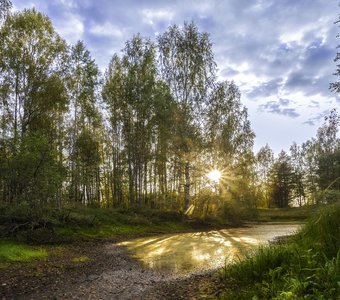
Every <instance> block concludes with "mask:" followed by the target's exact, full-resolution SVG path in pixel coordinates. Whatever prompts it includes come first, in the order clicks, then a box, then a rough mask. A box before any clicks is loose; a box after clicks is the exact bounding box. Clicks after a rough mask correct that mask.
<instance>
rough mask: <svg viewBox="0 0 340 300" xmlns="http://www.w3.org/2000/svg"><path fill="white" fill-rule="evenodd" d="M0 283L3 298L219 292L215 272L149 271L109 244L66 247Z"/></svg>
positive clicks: (0, 273) (13, 270)
mask: <svg viewBox="0 0 340 300" xmlns="http://www.w3.org/2000/svg"><path fill="white" fill-rule="evenodd" d="M0 278H1V279H0V284H1V286H0V288H1V299H39V300H40V299H118V300H119V299H214V298H216V296H217V295H218V294H219V293H220V292H221V291H222V289H223V286H222V284H221V283H220V281H219V279H218V276H217V275H216V273H215V272H211V271H210V272H204V273H199V272H197V271H195V272H192V273H186V274H178V273H177V274H171V273H168V272H165V271H157V270H152V269H148V268H146V267H144V266H143V265H142V264H140V263H139V262H137V261H136V260H134V259H132V258H131V256H129V254H128V251H127V249H126V248H124V247H121V246H117V245H116V244H115V243H113V242H112V241H110V242H109V241H106V242H103V241H98V242H81V243H78V245H69V246H67V247H63V248H62V249H60V250H56V251H54V252H53V253H52V254H51V255H50V256H49V257H48V258H47V259H45V260H42V261H40V262H35V263H30V264H27V263H26V264H19V265H18V264H16V265H15V266H11V267H9V268H6V269H0Z"/></svg>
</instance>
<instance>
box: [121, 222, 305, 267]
mask: <svg viewBox="0 0 340 300" xmlns="http://www.w3.org/2000/svg"><path fill="white" fill-rule="evenodd" d="M300 227H301V224H271V225H257V226H252V227H249V228H234V229H224V230H216V231H208V232H194V233H180V234H163V235H159V236H153V237H145V238H138V239H134V240H130V241H126V242H122V243H120V244H119V245H124V246H126V247H127V248H128V250H129V251H130V252H131V253H132V254H133V256H134V257H135V258H136V259H138V260H140V261H141V262H142V263H143V264H144V265H145V266H147V267H149V268H153V269H158V270H163V271H170V272H173V273H190V272H195V271H204V270H212V269H217V268H220V267H222V266H224V265H225V264H228V263H231V262H232V261H235V260H236V259H240V258H242V257H243V255H244V254H245V253H246V252H248V251H249V250H251V249H254V248H255V247H257V246H259V245H262V244H265V243H268V241H270V240H272V239H273V238H275V237H277V236H283V235H289V234H293V233H294V232H296V231H297V230H298V229H299V228H300Z"/></svg>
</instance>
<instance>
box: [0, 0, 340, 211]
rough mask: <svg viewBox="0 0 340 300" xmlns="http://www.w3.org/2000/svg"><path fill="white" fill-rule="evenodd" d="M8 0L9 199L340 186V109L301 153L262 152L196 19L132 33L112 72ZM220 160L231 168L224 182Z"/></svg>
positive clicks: (83, 201) (295, 193)
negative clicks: (213, 174) (211, 175)
mask: <svg viewBox="0 0 340 300" xmlns="http://www.w3.org/2000/svg"><path fill="white" fill-rule="evenodd" d="M9 9H10V2H9V1H7V0H5V1H4V0H2V1H1V16H0V17H1V18H2V23H1V28H0V45H1V46H0V203H2V204H4V205H27V206H29V207H30V208H32V209H33V210H36V211H39V210H40V209H42V208H44V207H56V208H61V207H63V206H65V205H70V204H77V205H78V204H79V205H85V206H101V207H140V208H143V207H153V208H161V209H171V210H177V211H188V210H190V209H196V210H197V209H198V208H199V207H200V209H204V207H205V208H206V209H208V208H209V207H210V208H212V207H217V206H219V207H220V206H221V202H223V203H224V202H228V201H236V202H237V203H240V204H242V205H245V206H248V207H268V206H279V207H284V206H287V205H289V204H291V203H293V202H294V201H295V202H296V203H298V204H299V205H304V204H310V203H315V202H317V201H330V199H333V198H334V197H333V196H332V195H333V194H335V193H338V192H339V190H340V183H339V181H336V178H338V177H339V176H340V174H339V173H340V167H339V153H340V151H339V145H340V143H339V139H338V138H337V131H338V129H339V116H338V114H337V112H336V111H335V110H334V111H333V112H332V113H331V114H330V116H329V117H328V118H327V120H326V123H325V124H324V125H323V127H321V128H320V129H319V131H318V133H317V137H316V138H315V139H312V140H310V141H307V142H306V143H304V144H303V145H302V146H297V145H296V144H294V145H293V146H292V147H291V154H290V156H289V155H288V154H286V153H284V152H282V153H281V154H280V155H279V157H278V158H277V159H276V160H274V155H273V152H272V151H271V150H270V148H269V146H266V147H263V148H262V149H261V150H260V151H259V152H258V153H257V154H254V153H253V150H252V148H253V143H254V137H255V134H254V132H253V130H252V129H251V125H250V122H249V119H248V113H247V109H246V108H245V107H244V106H243V105H242V103H241V100H240V98H241V95H240V92H239V89H238V88H237V86H236V85H235V84H234V83H233V82H231V81H224V82H219V81H218V80H217V76H216V68H217V66H216V63H215V60H214V55H213V50H212V43H211V41H210V37H209V35H208V34H207V33H205V32H200V31H199V29H198V28H197V26H196V25H195V24H194V23H184V25H183V26H177V25H172V26H170V27H168V29H167V30H166V31H165V32H164V33H162V34H160V35H159V36H158V37H157V40H156V41H152V40H151V39H149V38H144V37H142V36H140V35H139V34H137V35H135V36H133V37H132V38H131V39H130V40H128V41H127V42H126V43H125V46H124V48H123V49H122V51H121V52H120V53H116V54H114V55H113V56H112V59H111V61H110V63H109V65H108V67H107V68H106V70H105V72H104V74H101V72H100V70H99V68H98V66H97V65H96V63H95V61H94V60H93V58H92V57H91V53H90V52H89V51H88V50H87V49H86V45H85V44H84V43H83V42H82V41H79V42H77V43H76V44H75V45H68V44H67V43H66V41H65V40H64V39H63V38H62V37H60V36H59V34H58V33H57V32H56V31H55V30H54V28H53V25H52V23H51V21H50V19H49V18H48V17H47V16H46V15H44V14H42V13H40V12H37V11H36V10H35V9H29V10H23V11H21V12H16V13H10V12H9ZM212 169H219V170H221V171H222V178H221V181H220V182H219V186H218V191H216V190H214V189H213V184H214V183H213V182H211V181H209V179H208V178H207V176H206V174H207V173H208V172H209V171H210V170H212ZM333 181H334V183H333ZM322 193H323V195H321V194H322ZM331 194H332V195H331ZM214 197H215V198H214ZM332 197H333V198H332ZM212 199H215V200H212ZM320 199H321V200H320ZM322 199H323V200H322ZM222 206H223V205H222Z"/></svg>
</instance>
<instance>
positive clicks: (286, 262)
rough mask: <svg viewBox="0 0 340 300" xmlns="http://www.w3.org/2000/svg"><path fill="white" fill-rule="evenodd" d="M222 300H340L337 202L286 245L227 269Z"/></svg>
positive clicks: (259, 252)
mask: <svg viewBox="0 0 340 300" xmlns="http://www.w3.org/2000/svg"><path fill="white" fill-rule="evenodd" d="M221 277H222V279H223V280H224V281H225V282H226V286H228V288H227V290H226V292H225V293H224V295H223V296H222V299H339V298H337V297H338V295H340V204H335V205H332V206H330V207H327V208H325V209H322V210H321V211H320V212H319V213H317V214H315V215H314V216H313V217H311V218H310V220H309V221H308V222H307V224H306V226H305V227H304V228H303V229H302V230H301V231H300V232H299V233H298V234H297V235H296V236H294V237H291V238H290V239H289V240H288V242H287V243H286V244H281V245H272V246H269V247H265V248H261V249H259V250H257V252H255V253H254V254H253V255H249V257H248V258H246V259H245V260H243V261H240V262H239V263H236V264H234V265H232V266H227V267H225V268H224V269H223V270H222V271H221Z"/></svg>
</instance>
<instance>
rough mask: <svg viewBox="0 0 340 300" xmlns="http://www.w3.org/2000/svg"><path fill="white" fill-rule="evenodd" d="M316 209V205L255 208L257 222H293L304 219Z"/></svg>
mask: <svg viewBox="0 0 340 300" xmlns="http://www.w3.org/2000/svg"><path fill="white" fill-rule="evenodd" d="M317 209H318V207H317V206H302V207H289V208H268V209H258V210H257V221H259V222H294V221H298V222H299V221H305V220H307V219H308V218H309V217H310V216H311V215H312V214H313V213H315V211H316V210H317Z"/></svg>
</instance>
